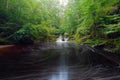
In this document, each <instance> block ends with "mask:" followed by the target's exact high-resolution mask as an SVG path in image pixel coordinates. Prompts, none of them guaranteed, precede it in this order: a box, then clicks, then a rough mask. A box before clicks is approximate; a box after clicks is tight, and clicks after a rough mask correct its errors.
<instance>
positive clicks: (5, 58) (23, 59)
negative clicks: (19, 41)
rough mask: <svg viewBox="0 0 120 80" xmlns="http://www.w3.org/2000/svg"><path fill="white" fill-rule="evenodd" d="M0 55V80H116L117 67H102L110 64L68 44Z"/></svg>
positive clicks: (21, 48) (118, 76) (119, 74)
mask: <svg viewBox="0 0 120 80" xmlns="http://www.w3.org/2000/svg"><path fill="white" fill-rule="evenodd" d="M7 50H8V49H7ZM0 53H1V54H2V55H0V80H119V79H120V68H119V67H118V66H117V67H109V66H108V65H107V66H105V64H112V65H114V64H113V63H112V62H110V61H109V60H107V59H104V57H102V56H101V55H99V57H98V55H96V54H95V53H94V51H91V50H90V49H89V48H87V47H86V46H80V45H77V44H75V43H71V42H62V43H42V44H39V45H29V46H24V45H22V46H19V47H18V46H15V48H11V49H10V50H9V51H6V52H5V51H4V53H2V52H0ZM93 65H94V66H93Z"/></svg>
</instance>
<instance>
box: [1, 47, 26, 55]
mask: <svg viewBox="0 0 120 80" xmlns="http://www.w3.org/2000/svg"><path fill="white" fill-rule="evenodd" d="M26 50H27V47H26V46H24V45H0V55H1V54H8V53H11V54H13V53H21V52H23V51H26Z"/></svg>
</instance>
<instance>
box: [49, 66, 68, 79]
mask: <svg viewBox="0 0 120 80" xmlns="http://www.w3.org/2000/svg"><path fill="white" fill-rule="evenodd" d="M68 73H69V72H68V67H67V66H61V67H60V68H58V71H57V72H55V73H53V74H51V76H50V79H49V80H69V79H68V77H69V76H68Z"/></svg>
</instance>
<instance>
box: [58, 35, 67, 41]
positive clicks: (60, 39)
mask: <svg viewBox="0 0 120 80" xmlns="http://www.w3.org/2000/svg"><path fill="white" fill-rule="evenodd" d="M67 41H68V38H67V37H62V35H60V36H59V37H58V38H57V40H56V42H67Z"/></svg>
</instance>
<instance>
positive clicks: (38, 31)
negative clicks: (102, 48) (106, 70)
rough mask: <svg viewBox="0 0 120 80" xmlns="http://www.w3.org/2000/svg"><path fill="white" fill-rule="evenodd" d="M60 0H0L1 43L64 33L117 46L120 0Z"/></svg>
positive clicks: (50, 38)
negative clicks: (66, 1) (64, 3)
mask: <svg viewBox="0 0 120 80" xmlns="http://www.w3.org/2000/svg"><path fill="white" fill-rule="evenodd" d="M59 2H60V0H0V43H1V44H4V43H5V44H6V43H34V42H37V41H54V40H55V38H56V35H59V34H67V35H69V37H70V39H71V40H74V41H76V42H79V43H86V44H90V45H95V44H101V43H104V44H106V45H107V47H108V48H110V49H111V48H112V49H114V50H118V49H120V37H119V35H120V0H68V4H67V5H62V4H60V3H59ZM113 47H114V48H113Z"/></svg>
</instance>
